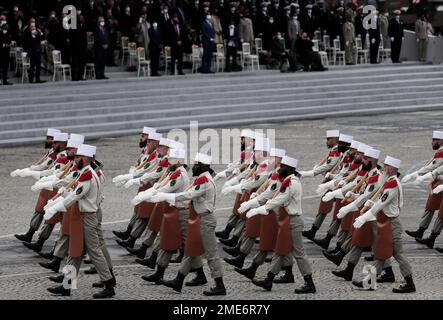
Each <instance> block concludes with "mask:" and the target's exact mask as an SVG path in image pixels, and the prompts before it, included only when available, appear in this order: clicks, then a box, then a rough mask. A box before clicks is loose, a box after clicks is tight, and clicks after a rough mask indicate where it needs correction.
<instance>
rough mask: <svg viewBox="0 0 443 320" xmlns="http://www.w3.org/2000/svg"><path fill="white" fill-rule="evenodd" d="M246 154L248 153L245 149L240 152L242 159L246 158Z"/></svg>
mask: <svg viewBox="0 0 443 320" xmlns="http://www.w3.org/2000/svg"><path fill="white" fill-rule="evenodd" d="M245 156H246V153H245V152H244V151H242V152H241V153H240V159H242V160H244V159H245Z"/></svg>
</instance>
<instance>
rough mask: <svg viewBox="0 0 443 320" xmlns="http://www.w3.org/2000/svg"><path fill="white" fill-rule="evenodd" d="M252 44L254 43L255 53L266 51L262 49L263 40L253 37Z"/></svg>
mask: <svg viewBox="0 0 443 320" xmlns="http://www.w3.org/2000/svg"><path fill="white" fill-rule="evenodd" d="M254 45H255V54H256V55H260V54H262V53H266V51H265V50H263V40H262V39H261V38H255V39H254Z"/></svg>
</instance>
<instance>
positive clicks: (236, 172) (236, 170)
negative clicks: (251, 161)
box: [232, 168, 240, 175]
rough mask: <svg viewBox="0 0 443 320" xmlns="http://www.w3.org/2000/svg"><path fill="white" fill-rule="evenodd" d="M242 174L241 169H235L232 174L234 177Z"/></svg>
mask: <svg viewBox="0 0 443 320" xmlns="http://www.w3.org/2000/svg"><path fill="white" fill-rule="evenodd" d="M239 173H240V169H239V168H235V169H234V170H232V174H233V175H238V174H239Z"/></svg>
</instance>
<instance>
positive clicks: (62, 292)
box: [46, 286, 71, 297]
mask: <svg viewBox="0 0 443 320" xmlns="http://www.w3.org/2000/svg"><path fill="white" fill-rule="evenodd" d="M46 290H48V291H49V292H50V293H52V294H59V295H61V296H64V297H68V296H70V295H71V290H70V289H65V288H64V287H63V286H56V287H52V288H48V289H46Z"/></svg>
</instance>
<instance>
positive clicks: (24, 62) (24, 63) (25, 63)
mask: <svg viewBox="0 0 443 320" xmlns="http://www.w3.org/2000/svg"><path fill="white" fill-rule="evenodd" d="M20 57H21V58H20V61H21V62H20V64H21V68H22V83H24V82H25V78H27V79H28V81H29V75H28V72H29V69H30V68H31V60H30V59H29V57H28V53H27V52H21V53H20Z"/></svg>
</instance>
